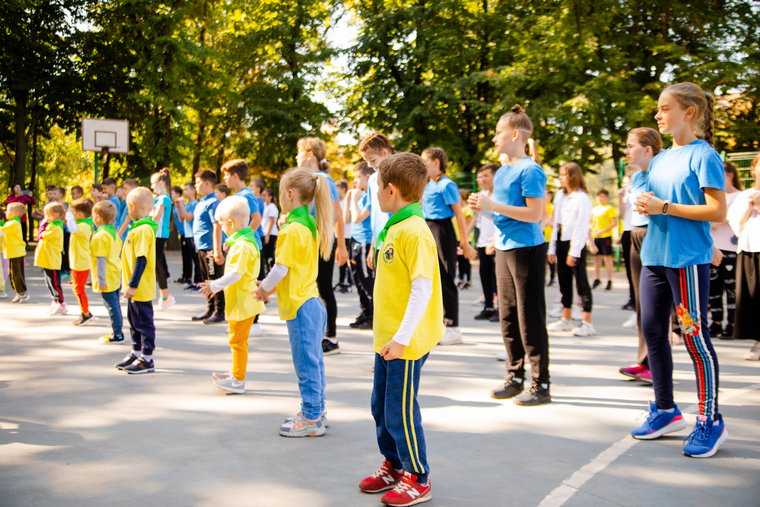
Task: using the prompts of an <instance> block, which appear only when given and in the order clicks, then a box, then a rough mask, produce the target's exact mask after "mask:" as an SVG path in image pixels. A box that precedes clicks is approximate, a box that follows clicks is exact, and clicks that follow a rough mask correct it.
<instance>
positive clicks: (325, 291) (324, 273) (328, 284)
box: [317, 240, 338, 338]
mask: <svg viewBox="0 0 760 507" xmlns="http://www.w3.org/2000/svg"><path fill="white" fill-rule="evenodd" d="M336 241H337V240H336ZM337 248H338V244H337V242H333V247H332V252H330V258H329V259H328V260H324V259H323V258H322V256H321V255H320V256H319V267H318V271H317V289H319V297H321V298H322V300H323V301H324V302H325V309H326V310H327V330H326V331H325V337H327V338H335V334H336V330H335V321H336V320H337V319H338V303H336V302H335V292H333V288H332V280H333V270H334V269H335V250H336V249H337Z"/></svg>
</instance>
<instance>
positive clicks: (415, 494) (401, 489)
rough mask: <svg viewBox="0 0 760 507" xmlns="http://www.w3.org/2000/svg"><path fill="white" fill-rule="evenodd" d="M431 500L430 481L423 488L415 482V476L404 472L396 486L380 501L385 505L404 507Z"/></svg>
mask: <svg viewBox="0 0 760 507" xmlns="http://www.w3.org/2000/svg"><path fill="white" fill-rule="evenodd" d="M432 499H433V493H432V491H431V487H430V481H428V483H427V484H426V485H424V486H422V485H420V484H419V483H418V482H417V476H416V475H412V474H410V473H409V472H404V476H403V477H401V480H400V481H399V482H398V483H397V484H396V487H395V488H393V490H392V491H388V492H387V493H386V494H384V495H383V497H382V498H381V499H380V501H381V502H383V503H384V504H385V505H392V506H394V507H405V506H408V505H417V504H418V503H423V502H429V501H430V500H432Z"/></svg>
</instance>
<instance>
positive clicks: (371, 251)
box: [367, 239, 375, 270]
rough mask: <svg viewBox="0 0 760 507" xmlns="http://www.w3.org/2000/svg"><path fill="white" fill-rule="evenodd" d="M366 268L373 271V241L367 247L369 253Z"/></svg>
mask: <svg viewBox="0 0 760 507" xmlns="http://www.w3.org/2000/svg"><path fill="white" fill-rule="evenodd" d="M367 267H368V268H369V269H372V270H374V269H375V240H374V239H373V240H372V243H370V245H369V253H368V254H367Z"/></svg>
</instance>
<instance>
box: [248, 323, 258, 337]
mask: <svg viewBox="0 0 760 507" xmlns="http://www.w3.org/2000/svg"><path fill="white" fill-rule="evenodd" d="M248 336H261V324H259V323H258V322H257V323H256V324H253V325H252V326H251V332H250V333H249V334H248Z"/></svg>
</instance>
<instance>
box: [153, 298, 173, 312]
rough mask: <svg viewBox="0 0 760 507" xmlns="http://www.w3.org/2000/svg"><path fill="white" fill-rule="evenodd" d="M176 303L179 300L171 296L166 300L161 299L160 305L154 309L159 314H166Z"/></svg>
mask: <svg viewBox="0 0 760 507" xmlns="http://www.w3.org/2000/svg"><path fill="white" fill-rule="evenodd" d="M176 302H177V300H176V299H174V296H172V295H171V294H170V295H169V297H168V298H166V299H159V300H158V304H157V305H156V306H155V307H154V308H155V309H156V311H157V312H165V311H166V310H168V309H169V307H171V306H174V304H175V303H176Z"/></svg>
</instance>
